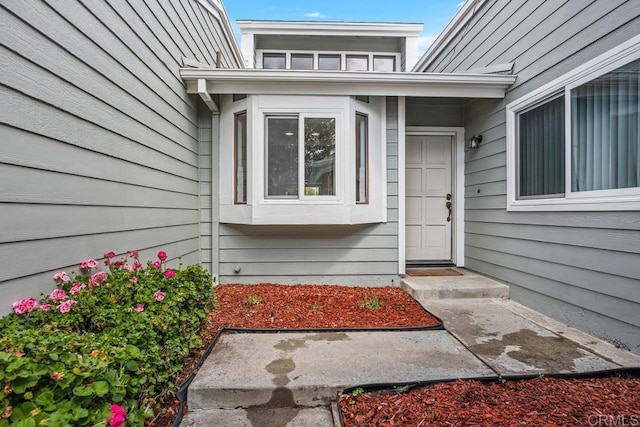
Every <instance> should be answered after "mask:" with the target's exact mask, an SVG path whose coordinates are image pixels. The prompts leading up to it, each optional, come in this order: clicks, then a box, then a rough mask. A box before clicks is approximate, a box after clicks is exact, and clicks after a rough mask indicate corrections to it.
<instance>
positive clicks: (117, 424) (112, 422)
mask: <svg viewBox="0 0 640 427" xmlns="http://www.w3.org/2000/svg"><path fill="white" fill-rule="evenodd" d="M126 416H127V413H126V412H125V410H124V408H123V407H122V406H120V405H117V404H115V403H114V404H112V405H111V415H110V416H109V419H108V420H107V421H108V423H109V426H110V427H122V426H123V425H124V421H125V417H126Z"/></svg>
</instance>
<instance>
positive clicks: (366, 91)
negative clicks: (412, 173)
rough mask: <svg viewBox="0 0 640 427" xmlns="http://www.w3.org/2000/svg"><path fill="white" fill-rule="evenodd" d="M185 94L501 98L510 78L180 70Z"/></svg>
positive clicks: (335, 72) (332, 72)
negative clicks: (185, 88) (185, 90)
mask: <svg viewBox="0 0 640 427" xmlns="http://www.w3.org/2000/svg"><path fill="white" fill-rule="evenodd" d="M180 75H181V77H182V79H183V80H184V81H185V82H186V84H187V92H188V93H194V94H195V93H200V94H201V95H202V93H205V92H206V93H209V94H233V93H243V94H249V95H250V94H265V95H267V94H269V95H289V94H291V95H371V96H429V97H433V96H440V97H463V98H504V96H505V92H506V90H507V88H508V87H509V86H511V85H512V84H513V83H514V82H515V79H516V76H513V75H483V74H469V73H459V74H454V73H411V72H405V73H398V72H394V73H383V72H348V71H347V72H345V71H298V70H265V69H221V68H181V69H180Z"/></svg>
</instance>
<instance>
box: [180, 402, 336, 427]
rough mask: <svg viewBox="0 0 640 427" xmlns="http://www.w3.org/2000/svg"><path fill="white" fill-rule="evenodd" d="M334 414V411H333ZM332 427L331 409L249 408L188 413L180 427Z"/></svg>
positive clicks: (333, 426)
mask: <svg viewBox="0 0 640 427" xmlns="http://www.w3.org/2000/svg"><path fill="white" fill-rule="evenodd" d="M336 411H337V408H336ZM205 426H206V427H230V426H233V427H336V426H340V420H339V416H338V414H337V412H334V411H332V408H330V407H325V406H320V407H317V408H271V409H267V408H249V409H202V410H196V411H190V412H189V413H187V415H186V416H185V417H184V418H183V419H182V422H181V423H180V427H205Z"/></svg>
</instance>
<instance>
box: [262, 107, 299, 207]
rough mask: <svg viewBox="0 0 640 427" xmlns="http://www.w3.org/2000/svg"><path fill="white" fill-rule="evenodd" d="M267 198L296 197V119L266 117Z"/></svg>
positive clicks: (291, 117)
mask: <svg viewBox="0 0 640 427" xmlns="http://www.w3.org/2000/svg"><path fill="white" fill-rule="evenodd" d="M266 127H267V132H266V134H267V196H268V197H284V198H286V197H297V196H298V118H297V117H293V116H290V117H267V124H266Z"/></svg>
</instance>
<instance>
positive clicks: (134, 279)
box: [129, 276, 138, 285]
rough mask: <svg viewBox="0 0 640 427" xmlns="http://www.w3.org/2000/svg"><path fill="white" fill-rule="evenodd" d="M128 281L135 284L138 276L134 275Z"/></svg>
mask: <svg viewBox="0 0 640 427" xmlns="http://www.w3.org/2000/svg"><path fill="white" fill-rule="evenodd" d="M129 281H130V282H131V283H133V284H134V285H135V284H136V283H138V278H137V277H135V276H134V277H132V278H131V279H129Z"/></svg>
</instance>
